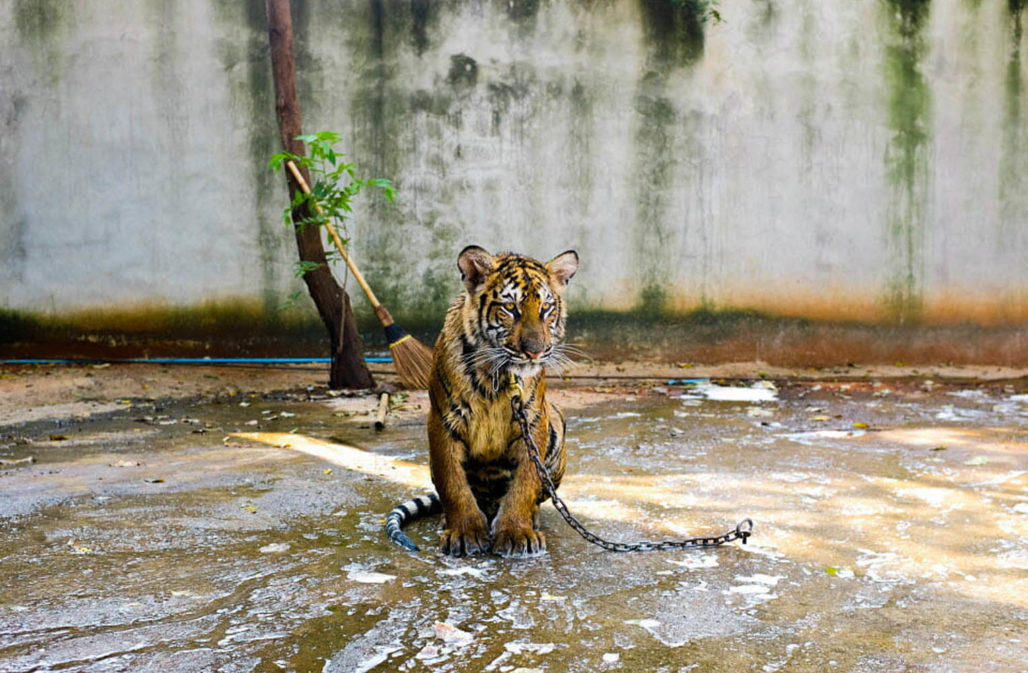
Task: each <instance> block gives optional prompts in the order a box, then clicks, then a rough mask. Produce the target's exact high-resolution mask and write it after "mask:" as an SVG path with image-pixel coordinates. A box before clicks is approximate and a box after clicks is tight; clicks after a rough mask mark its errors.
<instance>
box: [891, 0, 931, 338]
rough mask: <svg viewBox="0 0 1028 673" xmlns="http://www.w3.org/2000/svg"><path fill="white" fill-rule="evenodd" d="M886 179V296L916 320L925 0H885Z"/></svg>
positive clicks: (923, 174)
mask: <svg viewBox="0 0 1028 673" xmlns="http://www.w3.org/2000/svg"><path fill="white" fill-rule="evenodd" d="M884 7H885V12H886V22H887V27H888V34H887V36H886V41H887V42H886V47H885V73H884V75H885V80H886V85H887V89H888V93H887V96H888V100H887V115H886V120H887V124H888V128H889V131H890V137H889V141H888V144H887V146H886V151H885V164H886V166H885V168H886V172H885V174H886V179H887V180H888V182H889V186H890V188H891V192H892V202H891V203H890V206H889V208H888V214H887V218H888V222H887V225H886V232H887V245H888V251H887V252H888V255H889V261H888V274H889V276H888V278H887V279H886V297H885V302H886V306H887V308H888V311H889V313H890V314H891V316H892V317H893V318H894V319H896V320H899V321H900V322H908V321H916V320H917V319H918V317H919V315H920V312H921V309H922V305H923V292H924V287H923V280H924V278H923V277H924V268H923V267H924V250H923V248H924V239H925V225H926V206H927V202H928V196H929V194H928V191H929V164H930V152H931V144H930V131H929V128H930V121H931V120H930V115H931V102H932V101H931V90H930V88H929V85H928V81H927V79H926V78H925V76H924V73H923V72H922V69H921V68H922V60H923V58H924V55H925V51H926V48H925V40H924V37H923V35H922V31H923V29H924V27H925V24H926V22H927V19H928V15H929V9H930V2H929V0H886V1H885V4H884Z"/></svg>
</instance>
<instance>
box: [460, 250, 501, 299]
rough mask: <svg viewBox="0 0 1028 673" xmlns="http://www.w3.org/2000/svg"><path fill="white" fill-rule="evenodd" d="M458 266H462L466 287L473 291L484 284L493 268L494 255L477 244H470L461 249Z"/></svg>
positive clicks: (461, 273) (462, 278)
mask: <svg viewBox="0 0 1028 673" xmlns="http://www.w3.org/2000/svg"><path fill="white" fill-rule="evenodd" d="M457 266H458V267H459V268H460V277H461V280H463V281H464V287H466V288H467V289H468V292H471V293H473V292H474V291H475V290H477V289H478V288H479V287H481V286H482V283H484V282H485V277H486V276H487V275H489V272H490V271H492V270H493V256H492V255H490V254H489V253H488V252H486V251H485V250H484V249H482V248H480V247H478V246H477V245H469V246H468V247H466V248H464V249H463V250H461V251H460V256H458V257H457Z"/></svg>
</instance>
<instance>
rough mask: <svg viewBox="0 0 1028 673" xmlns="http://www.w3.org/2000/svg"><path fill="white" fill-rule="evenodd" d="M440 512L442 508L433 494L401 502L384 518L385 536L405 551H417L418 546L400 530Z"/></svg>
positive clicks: (437, 497)
mask: <svg viewBox="0 0 1028 673" xmlns="http://www.w3.org/2000/svg"><path fill="white" fill-rule="evenodd" d="M441 511H443V506H442V505H441V504H440V503H439V496H438V495H436V494H435V493H429V494H428V495H423V496H421V497H419V498H412V499H410V500H408V501H407V502H402V503H400V504H399V505H397V506H396V507H395V508H394V509H393V511H391V512H389V514H388V515H387V516H386V524H385V531H386V535H388V536H389V539H390V540H392V541H393V542H395V543H396V544H398V545H400V546H401V547H403V548H404V549H406V550H407V551H418V545H416V544H414V543H413V542H412V541H411V539H410V538H409V537H407V536H406V535H405V534H404V532H403V531H402V530H400V529H401V528H403V527H404V526H406V525H407V524H408V523H410V522H411V521H412V520H414V519H416V518H418V517H419V516H429V515H432V514H438V513H439V512H441Z"/></svg>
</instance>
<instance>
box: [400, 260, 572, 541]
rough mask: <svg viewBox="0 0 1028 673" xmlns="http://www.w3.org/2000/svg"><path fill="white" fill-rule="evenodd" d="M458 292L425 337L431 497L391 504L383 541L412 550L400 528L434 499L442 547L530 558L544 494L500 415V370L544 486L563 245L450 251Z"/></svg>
mask: <svg viewBox="0 0 1028 673" xmlns="http://www.w3.org/2000/svg"><path fill="white" fill-rule="evenodd" d="M457 265H458V267H459V268H460V271H461V277H462V279H463V281H464V288H465V291H464V292H463V293H461V295H460V296H459V297H457V299H456V300H455V301H454V302H453V304H452V306H451V307H450V309H449V311H448V312H447V314H446V321H445V323H444V325H443V330H442V332H441V333H440V335H439V339H438V340H437V341H436V344H435V361H434V364H433V371H432V377H431V383H430V386H429V398H430V400H431V408H430V410H429V415H428V441H429V459H430V464H431V471H432V482H433V483H434V484H435V488H436V492H437V493H438V497H436V496H435V495H433V496H427V497H423V498H419V499H417V500H412V501H410V502H409V503H405V504H404V505H401V506H399V507H397V508H396V509H395V510H393V512H391V513H390V515H389V518H388V519H387V532H388V533H389V536H390V538H391V539H393V540H394V541H395V542H397V543H399V544H402V545H404V546H405V547H407V548H408V549H416V547H414V545H413V543H412V542H410V540H409V538H407V536H405V535H403V533H402V531H400V526H402V525H403V523H406V521H407V520H409V519H410V518H412V517H413V516H415V512H413V511H411V510H414V509H416V510H417V513H419V514H420V513H428V512H432V511H436V510H438V509H439V508H440V507H441V509H442V511H443V514H444V516H445V526H444V530H443V535H442V549H443V553H445V554H450V555H453V556H464V555H465V554H478V553H483V552H488V551H493V552H495V553H498V554H502V555H504V556H525V555H534V554H541V553H543V552H544V551H545V549H546V538H545V536H544V535H543V534H542V533H541V532H540V531H539V530H538V511H539V504H540V503H541V502H543V501H544V500H545V499H546V496H545V495H544V494H543V488H542V482H541V481H540V479H539V475H538V474H537V473H536V468H535V465H534V464H533V463H532V461H531V459H529V457H528V453H527V448H526V446H525V442H524V441H523V440H522V439H521V430H520V428H519V427H518V424H517V423H516V422H515V420H514V419H513V416H512V411H511V403H510V397H509V395H508V391H507V382H508V373H513V374H515V375H516V376H517V378H518V379H519V380H520V382H521V385H522V388H523V389H524V405H525V410H526V414H527V418H528V424H529V427H530V429H531V432H532V435H533V438H534V440H535V444H536V446H538V447H539V450H540V452H541V453H542V456H541V457H542V459H543V462H544V463H545V465H546V468H547V470H548V472H549V474H550V477H551V479H552V480H553V483H554V484H555V485H560V481H561V478H562V477H563V475H564V466H565V463H566V458H567V454H566V451H565V448H564V430H565V422H564V415H563V413H562V412H561V411H560V409H559V408H557V407H556V406H555V405H553V404H549V403H547V402H546V399H545V395H546V378H545V376H544V374H543V369H544V367H545V366H546V365H548V364H561V363H563V362H566V361H567V357H566V355H564V352H563V347H562V343H561V342H562V341H563V339H564V326H565V322H566V319H567V310H566V308H565V305H564V300H563V293H564V290H565V288H566V287H567V284H568V281H569V280H570V279H571V277H572V276H574V275H575V271H577V270H578V254H577V253H576V252H574V251H573V250H569V251H567V252H564V253H561V254H560V255H557V256H556V257H554V258H553V259H551V260H550V261H549V262H547V263H545V264H543V263H541V262H537V261H536V260H534V259H530V258H528V257H524V256H522V255H515V254H512V253H502V254H499V255H496V256H493V255H491V254H489V253H488V252H486V251H485V250H483V249H482V248H480V247H478V246H469V247H467V248H465V249H464V250H463V251H462V252H461V253H460V256H459V257H458V260H457Z"/></svg>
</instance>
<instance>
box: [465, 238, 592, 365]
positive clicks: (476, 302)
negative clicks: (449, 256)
mask: <svg viewBox="0 0 1028 673" xmlns="http://www.w3.org/2000/svg"><path fill="white" fill-rule="evenodd" d="M457 266H458V267H460V271H461V277H462V278H463V280H464V287H465V289H466V290H467V297H466V299H465V307H466V310H465V323H464V327H465V332H466V333H467V334H468V335H469V336H472V337H477V338H476V339H475V342H476V345H477V346H478V348H476V349H475V350H474V352H471V353H467V354H466V356H467V357H470V358H472V359H473V363H474V364H475V365H479V366H484V367H486V368H487V369H488V370H489V371H490V372H491V373H492V374H493V375H494V376H495V375H497V374H498V373H500V372H502V371H504V370H510V371H513V372H514V373H515V374H518V375H519V376H522V377H528V376H535V375H536V374H538V373H539V372H540V371H541V370H542V368H543V367H544V366H546V365H560V364H563V363H566V362H568V361H569V358H568V357H567V356H566V355H565V354H564V351H563V347H562V342H563V340H564V326H565V323H566V321H567V308H566V307H565V305H564V299H563V294H564V289H565V288H566V287H567V285H568V281H569V280H571V277H572V276H574V275H575V271H577V270H578V253H576V252H575V251H574V250H568V251H566V252H562V253H561V254H559V255H557V256H556V257H554V258H553V259H551V260H550V261H549V262H546V263H545V264H543V263H542V262H538V261H536V260H534V259H531V258H529V257H524V256H522V255H515V254H512V253H501V254H499V255H496V256H495V257H494V256H493V255H490V254H489V253H488V252H486V251H485V250H483V249H482V248H480V247H478V246H477V245H471V246H468V247H466V248H464V250H463V251H462V252H461V253H460V256H459V257H458V259H457Z"/></svg>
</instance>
